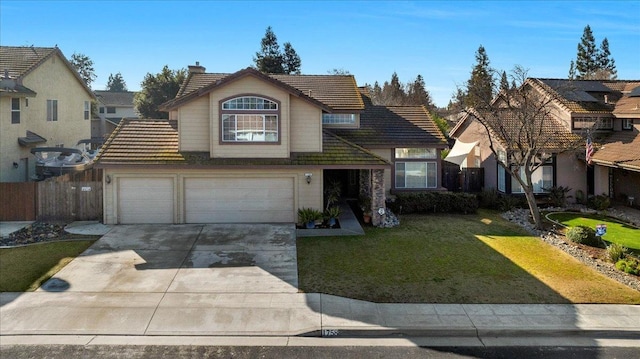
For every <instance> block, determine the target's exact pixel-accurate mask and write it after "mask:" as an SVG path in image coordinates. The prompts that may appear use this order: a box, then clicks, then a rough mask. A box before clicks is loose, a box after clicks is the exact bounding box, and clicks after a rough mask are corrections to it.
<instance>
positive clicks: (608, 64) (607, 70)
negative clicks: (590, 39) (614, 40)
mask: <svg viewBox="0 0 640 359" xmlns="http://www.w3.org/2000/svg"><path fill="white" fill-rule="evenodd" d="M598 71H599V72H601V75H602V76H601V77H604V78H606V79H612V80H615V79H616V77H617V74H618V71H617V70H616V62H615V60H614V59H613V58H612V57H611V51H609V40H607V38H606V37H605V38H604V40H602V43H601V44H600V51H599V53H598Z"/></svg>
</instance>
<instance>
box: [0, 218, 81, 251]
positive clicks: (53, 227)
mask: <svg viewBox="0 0 640 359" xmlns="http://www.w3.org/2000/svg"><path fill="white" fill-rule="evenodd" d="M64 227H65V225H64V224H52V223H45V222H34V223H32V224H30V225H28V226H26V227H24V228H22V229H21V230H19V231H17V232H13V233H11V234H9V236H7V237H5V238H1V239H0V247H13V246H23V245H27V244H34V243H42V242H51V241H60V240H70V239H79V238H82V239H86V238H87V237H91V236H78V235H74V234H70V233H67V232H65V230H64Z"/></svg>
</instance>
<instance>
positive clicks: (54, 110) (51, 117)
mask: <svg viewBox="0 0 640 359" xmlns="http://www.w3.org/2000/svg"><path fill="white" fill-rule="evenodd" d="M47 121H58V100H47Z"/></svg>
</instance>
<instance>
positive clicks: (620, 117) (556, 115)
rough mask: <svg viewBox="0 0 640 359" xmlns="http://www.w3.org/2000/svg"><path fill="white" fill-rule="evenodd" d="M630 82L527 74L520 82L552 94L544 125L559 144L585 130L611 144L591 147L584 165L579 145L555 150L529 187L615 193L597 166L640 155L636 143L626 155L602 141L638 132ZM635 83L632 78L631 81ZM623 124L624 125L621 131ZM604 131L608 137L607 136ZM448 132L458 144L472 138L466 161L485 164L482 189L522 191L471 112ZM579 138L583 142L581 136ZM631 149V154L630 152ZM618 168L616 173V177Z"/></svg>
mask: <svg viewBox="0 0 640 359" xmlns="http://www.w3.org/2000/svg"><path fill="white" fill-rule="evenodd" d="M633 84H634V82H630V81H598V80H572V81H570V80H566V79H537V78H530V79H527V81H526V82H525V84H524V85H523V86H528V87H529V88H530V89H531V90H532V91H537V92H538V93H540V94H541V95H543V96H546V97H547V98H553V99H554V100H553V101H552V102H551V104H550V106H551V108H552V111H551V113H552V114H553V116H552V118H549V119H547V122H546V123H547V124H548V125H549V126H548V128H545V131H546V132H545V133H546V134H547V136H550V137H551V136H556V137H557V138H558V140H557V142H558V143H567V142H571V143H573V142H574V141H575V140H576V137H575V136H582V137H583V138H584V136H585V135H586V134H587V131H589V132H590V135H591V137H593V138H594V141H595V142H602V141H604V142H602V143H605V145H604V148H607V147H608V148H610V150H608V151H606V152H601V151H600V150H597V151H596V154H595V155H594V157H593V163H594V165H587V163H586V158H585V148H584V146H579V147H577V148H576V149H575V150H574V151H568V152H565V153H562V154H559V155H557V156H556V155H554V156H553V157H552V158H551V159H550V160H549V162H548V163H547V164H546V165H544V166H542V167H541V168H540V169H538V170H537V171H536V173H534V176H533V177H534V181H535V182H536V183H537V185H535V188H534V192H536V193H544V192H545V190H544V188H549V187H552V186H565V187H569V188H571V189H572V192H571V193H570V194H571V195H572V196H573V197H574V199H575V197H576V196H575V195H576V192H578V193H580V192H581V193H582V194H584V195H593V194H601V193H605V194H608V195H611V196H614V193H613V192H611V191H610V189H611V188H612V187H611V185H610V183H609V182H610V176H609V175H608V174H609V170H608V169H606V168H604V167H602V166H610V167H617V168H619V167H620V166H619V165H618V164H615V165H614V164H613V162H617V160H624V159H625V158H627V157H629V158H630V157H635V158H638V157H640V156H636V155H637V154H638V153H639V152H637V148H638V147H635V151H636V152H634V148H632V147H633V146H628V147H626V150H628V151H629V152H628V153H629V154H628V155H627V156H626V157H619V156H620V155H621V153H617V154H614V153H616V150H614V149H612V147H613V148H616V147H615V146H609V145H608V144H606V143H610V142H611V143H616V142H622V141H624V140H623V139H622V138H626V139H627V140H629V138H630V137H633V138H635V137H637V136H636V134H637V128H636V127H634V122H633V118H636V119H637V118H639V117H638V114H639V113H640V112H638V111H636V112H634V110H633V108H635V105H634V104H631V102H632V101H633V100H632V99H633V98H634V97H633V96H632V95H631V89H632V88H634V85H633ZM637 85H638V84H637V83H636V85H635V86H637ZM623 89H626V90H624V91H623ZM625 93H627V94H625ZM623 95H624V97H623ZM621 98H622V100H621ZM625 116H626V117H625ZM634 116H635V117H634ZM507 117H508V116H507ZM636 121H638V120H636ZM623 126H624V127H626V128H627V129H626V130H622V129H623ZM625 131H627V132H625ZM609 135H611V136H610V138H609V139H607V136H609ZM450 136H451V137H452V138H456V139H457V140H458V141H459V142H461V145H462V144H465V143H472V144H473V143H475V146H470V147H468V148H470V149H469V151H468V157H467V158H466V163H480V164H481V166H482V167H484V168H485V187H486V188H494V189H497V190H498V191H500V192H503V193H520V192H522V190H521V188H519V185H518V184H517V181H516V180H515V179H508V178H506V175H505V171H504V169H503V168H500V166H498V165H497V161H496V159H495V156H494V154H493V153H492V152H491V150H490V149H489V147H488V141H487V140H488V137H487V136H488V135H487V131H486V130H485V128H484V127H483V126H482V125H481V124H480V123H479V122H478V121H477V120H476V119H475V118H474V117H473V116H469V115H467V116H465V117H464V118H463V119H462V120H461V121H460V122H458V124H457V125H456V126H455V127H454V128H453V129H452V130H451V132H450ZM493 136H494V137H493V138H494V139H495V138H497V136H496V135H495V134H494V135H493ZM582 143H583V144H584V141H582ZM454 149H455V146H454ZM502 150H507V149H505V148H502ZM603 151H604V149H603ZM549 152H550V153H553V148H550V149H549ZM499 153H500V152H499ZM633 153H635V154H636V155H632V154H633ZM500 154H502V153H500ZM613 157H615V158H616V159H617V160H614V159H613ZM596 158H597V159H596ZM628 171H629V168H625V169H624V171H623V172H624V173H627V175H628ZM623 172H620V174H619V176H621V173H623ZM614 182H615V180H614ZM618 182H621V181H618ZM622 182H624V181H622ZM619 185H620V186H624V185H622V184H619ZM631 187H633V185H632V186H631ZM635 188H636V189H637V188H638V187H637V186H635ZM625 190H627V191H628V193H631V192H630V189H629V188H626V187H625ZM639 195H640V194H639Z"/></svg>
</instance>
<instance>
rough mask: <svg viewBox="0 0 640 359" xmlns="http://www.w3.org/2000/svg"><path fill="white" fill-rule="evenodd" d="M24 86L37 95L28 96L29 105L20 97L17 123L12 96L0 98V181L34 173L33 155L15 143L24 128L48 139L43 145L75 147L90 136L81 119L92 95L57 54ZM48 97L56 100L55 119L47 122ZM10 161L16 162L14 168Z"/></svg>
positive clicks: (28, 79) (24, 131) (21, 178)
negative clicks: (13, 112)
mask: <svg viewBox="0 0 640 359" xmlns="http://www.w3.org/2000/svg"><path fill="white" fill-rule="evenodd" d="M23 85H24V86H26V87H28V88H30V89H32V90H33V91H35V92H36V93H37V95H36V96H35V97H30V98H28V102H29V106H26V103H25V99H24V98H22V99H21V100H20V105H21V113H20V123H19V124H11V98H10V97H2V98H1V99H0V136H1V139H2V140H1V141H0V181H1V182H20V181H25V180H27V177H31V176H33V175H34V174H35V157H34V156H33V155H32V154H31V153H30V152H29V150H30V149H29V148H26V147H21V146H20V145H19V144H18V137H24V136H25V135H26V131H27V130H29V131H32V132H35V133H37V134H38V135H40V136H42V137H44V138H46V139H47V142H46V143H43V144H40V145H39V146H42V147H53V146H56V145H61V144H63V145H64V146H66V147H74V146H75V145H76V143H77V142H78V141H79V140H82V139H86V138H91V120H85V119H84V102H85V101H91V95H90V94H89V93H87V91H86V90H85V88H84V87H83V86H82V84H81V83H80V81H79V80H78V79H77V78H76V77H75V76H74V74H73V72H72V71H71V70H70V69H69V68H68V67H67V66H66V65H65V63H64V62H63V61H62V59H61V58H60V57H58V56H57V55H54V56H52V57H51V58H50V59H48V60H47V61H45V62H44V63H42V64H41V65H40V66H38V67H37V68H36V69H34V70H33V71H32V72H31V73H29V74H28V75H27V76H25V78H24V80H23ZM47 100H58V121H47ZM13 162H16V163H18V164H19V167H18V168H17V169H14V168H13ZM27 165H28V167H29V168H28V176H27V168H26V166H27Z"/></svg>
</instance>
